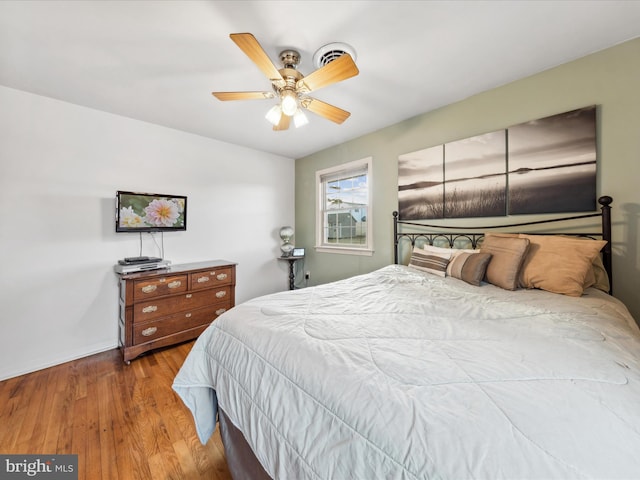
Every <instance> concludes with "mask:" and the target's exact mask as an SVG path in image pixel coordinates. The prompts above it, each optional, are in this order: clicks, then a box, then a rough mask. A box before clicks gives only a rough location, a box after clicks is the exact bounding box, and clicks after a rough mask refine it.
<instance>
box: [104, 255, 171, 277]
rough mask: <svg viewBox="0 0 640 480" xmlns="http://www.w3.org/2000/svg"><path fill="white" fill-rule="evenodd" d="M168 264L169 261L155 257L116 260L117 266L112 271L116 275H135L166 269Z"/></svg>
mask: <svg viewBox="0 0 640 480" xmlns="http://www.w3.org/2000/svg"><path fill="white" fill-rule="evenodd" d="M170 263H171V262H170V261H169V260H163V259H161V258H156V257H128V258H125V259H123V260H118V264H117V265H116V266H115V267H113V269H114V270H115V271H116V273H135V272H144V271H145V270H158V269H160V268H166V267H168V266H169V264H170Z"/></svg>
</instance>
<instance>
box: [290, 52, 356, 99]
mask: <svg viewBox="0 0 640 480" xmlns="http://www.w3.org/2000/svg"><path fill="white" fill-rule="evenodd" d="M358 73H360V71H359V70H358V67H356V64H355V62H354V61H353V58H351V55H349V54H348V53H345V54H344V55H341V56H340V57H338V58H337V59H335V60H334V61H332V62H331V63H328V64H326V65H325V66H324V67H322V68H319V69H318V70H316V71H315V72H313V73H311V74H309V75H307V76H306V77H304V78H303V79H301V80H300V81H298V84H297V86H298V88H301V89H306V90H307V91H309V92H313V91H315V90H318V89H319V88H322V87H326V86H327V85H331V84H333V83H337V82H341V81H342V80H346V79H347V78H351V77H355V76H356V75H358Z"/></svg>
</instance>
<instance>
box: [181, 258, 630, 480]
mask: <svg viewBox="0 0 640 480" xmlns="http://www.w3.org/2000/svg"><path fill="white" fill-rule="evenodd" d="M173 387H174V389H175V391H176V392H177V393H178V394H179V395H180V396H181V398H182V399H183V401H184V402H185V404H186V405H187V406H188V407H189V408H190V409H191V411H192V412H193V415H194V418H195V422H196V426H197V431H198V434H199V436H200V440H201V441H203V442H206V441H207V439H208V438H209V436H210V435H211V434H212V433H213V431H214V429H215V418H216V417H215V414H216V408H217V407H219V408H221V409H222V410H224V412H225V413H226V414H227V415H228V416H229V418H230V419H231V421H232V422H233V423H234V424H235V425H236V426H238V427H239V428H240V429H241V430H242V431H243V432H244V435H245V437H246V440H247V441H248V443H249V445H250V446H251V447H252V449H253V450H254V452H255V453H256V455H257V457H258V459H259V460H260V461H261V463H262V464H263V466H264V468H265V470H266V471H267V472H268V473H269V474H270V475H271V476H272V477H273V478H275V479H292V480H303V479H331V480H340V479H345V480H346V479H362V480H372V479H379V478H385V479H427V478H429V479H468V478H474V479H487V480H496V479H501V478H504V479H524V478H531V479H533V478H536V479H550V478H556V479H570V478H600V479H611V478H626V479H630V478H640V334H639V332H638V328H637V327H636V325H635V323H634V321H633V319H632V318H631V316H630V315H629V313H628V312H627V310H626V308H625V307H624V306H623V305H622V304H621V303H620V302H617V301H616V300H615V299H613V298H611V297H609V296H608V295H606V294H603V293H602V292H599V291H597V290H594V289H589V290H588V291H587V294H585V295H584V296H583V297H582V298H572V297H565V296H562V295H556V294H551V293H546V292H542V291H533V290H530V291H527V290H520V291H516V292H507V291H505V290H502V289H499V288H497V287H494V286H492V285H484V284H483V286H481V287H474V286H471V285H467V284H465V283H464V282H462V281H460V280H456V279H452V278H441V277H436V276H433V275H430V274H427V273H421V272H417V271H415V270H412V269H410V268H408V267H403V266H398V265H392V266H388V267H384V268H382V269H380V270H378V271H375V272H372V273H370V274H366V275H360V276H357V277H354V278H351V279H347V280H343V281H339V282H335V283H332V284H327V285H322V286H318V287H313V288H307V289H302V290H295V291H292V292H282V293H278V294H274V295H268V296H265V297H261V298H257V299H254V300H251V301H249V302H246V303H244V304H241V305H238V306H236V307H235V308H233V309H232V310H230V311H229V312H227V313H225V314H224V315H223V316H222V317H220V318H219V319H218V320H217V321H216V322H214V323H213V324H212V325H211V327H209V329H208V330H207V331H205V333H203V334H202V335H201V337H200V338H199V339H198V341H197V342H196V344H195V346H194V347H193V350H192V351H191V353H190V354H189V356H188V358H187V359H186V361H185V364H184V365H183V367H182V368H181V370H180V372H179V373H178V375H177V377H176V378H175V382H174V386H173Z"/></svg>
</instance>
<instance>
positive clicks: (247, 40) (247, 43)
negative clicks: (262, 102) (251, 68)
mask: <svg viewBox="0 0 640 480" xmlns="http://www.w3.org/2000/svg"><path fill="white" fill-rule="evenodd" d="M229 36H230V37H231V40H233V41H234V42H235V43H236V45H238V47H240V49H241V50H242V51H243V52H244V53H245V54H246V55H247V57H249V58H250V59H251V60H252V61H253V63H255V64H256V65H257V66H258V68H259V69H260V70H262V73H264V74H265V75H266V76H267V78H268V79H269V80H271V81H272V82H282V81H283V79H282V75H280V72H279V71H278V69H277V67H276V66H275V65H274V64H273V62H272V61H271V59H270V58H269V56H268V55H267V54H266V52H265V51H264V49H263V48H262V47H261V46H260V44H259V43H258V40H256V37H254V36H253V35H252V34H250V33H232V34H231V35H229Z"/></svg>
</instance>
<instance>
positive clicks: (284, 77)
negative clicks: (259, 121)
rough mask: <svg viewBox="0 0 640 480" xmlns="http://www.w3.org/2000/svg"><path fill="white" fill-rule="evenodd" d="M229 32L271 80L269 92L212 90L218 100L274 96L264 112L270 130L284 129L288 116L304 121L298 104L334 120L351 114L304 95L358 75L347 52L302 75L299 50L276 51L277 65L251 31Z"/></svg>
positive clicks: (298, 123)
mask: <svg viewBox="0 0 640 480" xmlns="http://www.w3.org/2000/svg"><path fill="white" fill-rule="evenodd" d="M229 36H230V37H231V40H233V41H234V42H235V43H236V45H238V47H240V49H241V50H242V51H243V52H244V53H245V54H246V55H247V56H248V57H249V58H250V59H251V60H252V61H253V62H254V63H255V64H256V65H257V66H258V68H259V69H260V70H261V71H262V73H264V74H265V75H266V77H267V78H268V79H269V81H271V84H272V87H273V92H212V95H213V96H214V97H216V98H217V99H218V100H222V101H227V100H261V99H269V98H275V97H278V98H279V99H280V103H279V104H278V105H275V106H273V107H272V108H271V109H270V110H269V111H268V112H267V115H266V118H267V120H269V121H270V122H271V123H272V124H273V129H274V130H287V129H288V128H289V124H290V122H291V119H292V118H293V121H294V125H295V126H296V127H299V126H301V125H304V124H306V123H308V120H307V118H306V116H305V115H304V113H303V112H302V110H301V108H304V109H306V110H309V111H311V112H313V113H315V114H317V115H320V116H321V117H324V118H326V119H328V120H331V121H332V122H335V123H338V124H340V123H342V122H344V121H345V120H346V119H347V118H349V115H351V114H350V113H349V112H347V111H345V110H342V109H341V108H338V107H335V106H333V105H330V104H328V103H325V102H323V101H321V100H318V99H316V98H312V97H310V96H308V94H309V93H311V92H315V91H316V90H319V89H320V88H322V87H326V86H328V85H331V84H334V83H337V82H341V81H342V80H346V79H347V78H351V77H354V76H356V75H358V73H359V71H358V67H356V64H355V62H354V61H353V58H352V57H351V55H349V54H348V53H346V52H345V53H344V54H342V55H340V56H339V57H337V58H335V59H332V60H331V61H330V62H329V63H327V64H325V65H323V66H322V67H320V68H318V69H317V70H316V71H314V72H313V73H311V74H309V75H308V76H306V77H305V76H304V75H303V74H302V73H300V72H299V71H298V70H297V69H296V67H297V65H298V64H299V63H300V54H299V53H298V52H297V51H295V50H284V51H282V52H280V61H281V63H282V68H281V69H278V68H276V66H275V65H274V64H273V62H272V61H271V59H270V58H269V56H268V55H267V54H266V52H265V51H264V49H263V48H262V47H261V46H260V44H259V43H258V41H257V40H256V38H255V37H254V36H253V35H252V34H250V33H232V34H231V35H229Z"/></svg>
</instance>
